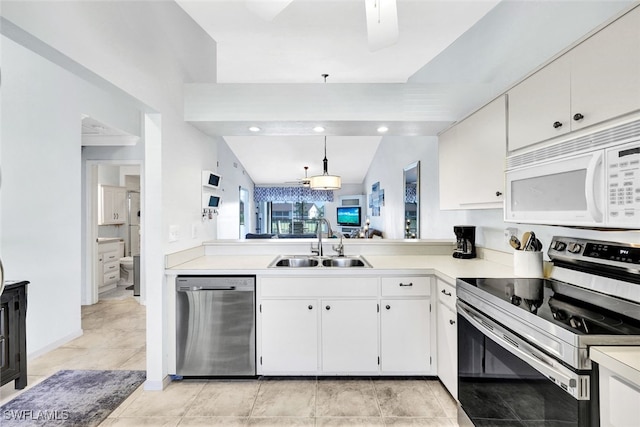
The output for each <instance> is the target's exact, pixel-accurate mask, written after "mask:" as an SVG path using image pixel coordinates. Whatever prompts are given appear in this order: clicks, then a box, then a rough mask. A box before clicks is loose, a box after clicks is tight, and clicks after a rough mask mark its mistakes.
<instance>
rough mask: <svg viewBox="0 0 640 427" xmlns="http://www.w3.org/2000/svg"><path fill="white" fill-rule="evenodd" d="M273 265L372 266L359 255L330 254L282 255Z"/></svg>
mask: <svg viewBox="0 0 640 427" xmlns="http://www.w3.org/2000/svg"><path fill="white" fill-rule="evenodd" d="M272 267H282V268H285V267H288V268H304V267H342V268H345V267H347V268H348V267H360V268H363V267H364V268H371V264H369V263H368V262H367V260H365V259H364V258H363V257H361V256H359V255H357V256H328V257H324V256H323V257H320V256H316V255H280V256H278V257H277V258H276V259H275V260H273V262H272V263H271V264H269V268H272Z"/></svg>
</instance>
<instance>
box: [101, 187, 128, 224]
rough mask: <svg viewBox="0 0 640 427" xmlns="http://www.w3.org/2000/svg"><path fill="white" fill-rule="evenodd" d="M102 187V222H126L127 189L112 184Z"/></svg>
mask: <svg viewBox="0 0 640 427" xmlns="http://www.w3.org/2000/svg"><path fill="white" fill-rule="evenodd" d="M100 188H101V197H100V218H99V222H100V224H101V225H105V224H124V223H125V222H126V221H127V189H126V188H124V187H113V186H110V185H103V186H102V187H100Z"/></svg>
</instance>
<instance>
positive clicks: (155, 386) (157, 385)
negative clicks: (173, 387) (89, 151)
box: [144, 375, 171, 391]
mask: <svg viewBox="0 0 640 427" xmlns="http://www.w3.org/2000/svg"><path fill="white" fill-rule="evenodd" d="M170 382H171V377H170V376H169V375H167V376H165V377H164V378H163V379H162V380H161V381H154V380H146V381H145V382H144V389H145V390H147V391H162V390H164V389H165V388H166V387H167V386H168V385H169V383H170Z"/></svg>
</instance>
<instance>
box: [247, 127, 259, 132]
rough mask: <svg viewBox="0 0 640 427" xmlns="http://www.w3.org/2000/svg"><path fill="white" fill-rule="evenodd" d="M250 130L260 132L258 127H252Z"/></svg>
mask: <svg viewBox="0 0 640 427" xmlns="http://www.w3.org/2000/svg"><path fill="white" fill-rule="evenodd" d="M249 130H250V131H251V132H260V128H259V127H258V126H251V127H250V128H249Z"/></svg>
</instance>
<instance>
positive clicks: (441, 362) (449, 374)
mask: <svg viewBox="0 0 640 427" xmlns="http://www.w3.org/2000/svg"><path fill="white" fill-rule="evenodd" d="M456 317H457V315H456V312H455V311H453V310H451V309H450V308H449V307H447V306H446V305H443V304H440V305H439V307H438V377H439V378H440V381H442V384H444V386H445V387H446V388H447V390H449V393H451V395H452V396H453V397H454V398H456V399H457V398H458V333H457V328H458V325H457V324H456V322H457V319H456Z"/></svg>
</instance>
